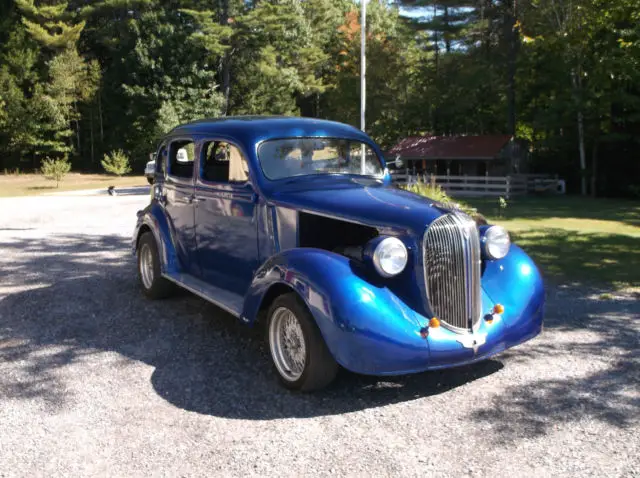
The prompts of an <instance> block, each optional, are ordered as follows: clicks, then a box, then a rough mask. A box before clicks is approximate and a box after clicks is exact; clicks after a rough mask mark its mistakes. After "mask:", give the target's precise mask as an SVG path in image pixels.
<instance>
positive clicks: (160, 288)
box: [137, 231, 175, 299]
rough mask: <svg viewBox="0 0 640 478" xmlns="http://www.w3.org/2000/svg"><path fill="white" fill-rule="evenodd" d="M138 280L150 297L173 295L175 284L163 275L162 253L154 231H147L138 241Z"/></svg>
mask: <svg viewBox="0 0 640 478" xmlns="http://www.w3.org/2000/svg"><path fill="white" fill-rule="evenodd" d="M137 256H138V281H139V282H140V286H141V287H142V292H144V295H146V296H147V297H149V298H150V299H165V298H167V297H170V296H171V295H173V293H174V291H175V286H174V284H173V283H172V282H170V281H168V280H167V279H165V278H164V277H162V272H161V270H160V255H159V254H158V246H157V245H156V239H155V237H153V233H151V232H150V231H147V232H145V233H143V234H142V236H140V240H139V241H138V250H137Z"/></svg>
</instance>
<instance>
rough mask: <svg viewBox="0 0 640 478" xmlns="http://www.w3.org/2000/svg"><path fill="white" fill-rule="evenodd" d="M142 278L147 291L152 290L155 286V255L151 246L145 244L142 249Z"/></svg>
mask: <svg viewBox="0 0 640 478" xmlns="http://www.w3.org/2000/svg"><path fill="white" fill-rule="evenodd" d="M139 254H140V277H141V278H142V285H144V287H145V289H151V286H152V285H153V253H152V252H151V247H149V244H143V245H142V247H141V248H140V252H139Z"/></svg>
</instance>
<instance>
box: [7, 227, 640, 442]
mask: <svg viewBox="0 0 640 478" xmlns="http://www.w3.org/2000/svg"><path fill="white" fill-rule="evenodd" d="M0 251H2V257H11V258H12V259H11V262H8V261H6V260H5V261H3V260H2V257H0V278H1V281H2V282H1V283H0V285H1V286H2V287H7V286H8V287H20V286H24V285H27V286H30V287H32V288H31V289H30V290H27V291H23V292H12V291H11V289H9V293H8V294H7V295H5V296H2V295H0V364H3V362H4V366H5V367H7V363H9V362H12V364H11V371H12V373H5V374H0V399H2V398H10V399H25V400H26V399H40V400H42V401H43V402H44V403H45V404H46V405H47V406H48V407H51V408H54V409H65V408H66V407H69V406H72V405H71V404H73V402H74V397H71V396H69V393H71V392H69V390H70V389H73V387H70V386H67V383H66V382H65V381H66V380H70V379H71V378H72V377H67V376H66V375H65V374H64V373H59V372H60V371H61V369H63V368H64V367H65V366H68V365H69V364H72V363H75V362H80V361H83V360H85V359H86V356H87V355H91V354H100V353H101V352H102V351H115V352H117V353H118V354H120V355H121V356H123V357H126V358H128V359H130V360H135V361H141V362H144V363H146V364H149V365H151V366H153V367H154V372H153V374H152V377H151V384H152V386H153V387H154V389H155V390H156V392H157V393H158V394H159V395H160V396H162V397H163V398H164V399H165V400H167V401H169V402H170V403H172V404H174V405H175V406H177V407H180V408H182V409H185V410H189V411H194V412H198V413H203V414H209V415H215V416H220V417H228V418H242V419H256V420H264V419H274V418H283V417H311V416H321V415H333V414H340V413H345V412H352V411H356V410H361V409H366V408H371V407H378V406H383V405H387V404H390V403H397V402H402V401H407V400H413V399H416V398H422V397H428V396H432V395H436V394H440V393H443V392H446V391H448V390H451V389H452V388H455V387H458V386H460V385H464V384H467V383H470V382H473V381H474V380H476V379H479V378H483V377H486V376H489V375H491V374H493V373H495V372H497V371H499V370H500V369H501V368H502V363H501V362H500V361H498V360H489V361H485V362H482V363H479V364H475V365H473V366H468V367H463V368H458V369H451V370H444V371H436V372H430V373H423V374H419V375H413V376H406V377H398V378H384V379H377V378H373V377H364V376H358V375H354V374H351V373H348V372H343V373H342V374H341V376H340V377H339V379H338V380H337V382H336V383H335V384H334V385H333V386H332V387H331V388H330V389H329V390H326V391H324V392H321V393H316V394H296V393H290V392H288V391H286V390H284V389H283V388H281V387H280V386H279V385H278V383H277V380H276V376H275V374H274V373H273V372H272V370H271V366H270V361H269V359H268V351H267V350H266V348H265V347H264V346H263V342H264V341H263V333H262V331H261V330H260V329H259V328H256V329H251V328H248V327H246V326H244V325H242V324H240V323H239V322H238V321H237V320H236V319H235V318H233V317H232V316H230V315H228V314H226V313H225V312H222V311H221V310H220V309H218V308H216V307H215V306H213V305H211V304H209V303H207V302H205V301H203V300H201V299H198V298H196V297H194V296H191V295H189V294H183V295H182V296H180V297H177V298H175V299H171V300H167V301H161V302H154V301H149V300H146V299H144V298H143V296H142V294H141V293H140V292H139V290H138V287H137V283H136V273H135V265H134V261H133V258H132V257H131V256H130V254H129V239H128V238H122V237H116V236H104V237H103V236H99V237H98V236H96V237H92V236H85V235H68V236H64V235H55V236H50V237H49V238H47V239H46V240H35V241H34V240H19V241H6V242H1V240H0ZM18 253H19V254H18ZM0 294H1V292H0ZM562 294H564V295H559V293H558V291H557V290H556V289H554V292H553V293H552V296H551V297H550V300H549V303H548V307H547V310H548V319H547V322H546V330H545V334H548V335H551V334H561V337H560V338H561V340H560V339H559V340H546V339H545V338H544V336H543V337H542V338H541V339H538V340H536V341H534V342H531V343H530V344H528V345H526V346H523V347H518V348H517V349H515V350H514V351H508V352H506V353H504V354H503V355H501V356H500V359H506V360H508V361H509V362H511V365H512V366H514V367H516V366H517V365H518V363H522V367H526V366H528V364H529V363H534V362H535V363H536V368H537V369H540V370H544V369H543V368H542V367H543V366H541V365H540V363H547V364H548V366H549V367H558V366H566V367H568V369H567V374H566V376H565V377H564V378H560V379H555V378H554V379H548V378H540V379H534V380H528V381H527V382H526V384H525V385H518V386H511V387H507V388H506V390H503V391H501V392H500V394H498V395H496V396H495V398H494V399H493V401H492V402H490V403H488V404H477V406H475V407H473V408H474V410H475V411H474V412H473V413H472V416H471V418H472V419H473V420H475V421H476V422H477V423H478V427H479V429H482V430H483V432H484V433H487V436H488V437H489V438H491V439H492V440H495V441H504V442H509V441H513V440H517V439H519V438H522V437H529V436H536V435H543V434H545V433H548V432H549V431H550V430H553V428H554V427H555V426H556V424H558V423H562V422H568V421H577V420H584V419H590V420H591V419H593V420H598V421H603V422H607V423H609V424H611V425H614V426H616V427H628V426H633V424H634V423H637V419H638V407H639V406H640V403H639V400H638V393H637V384H638V383H640V376H639V374H640V363H639V361H640V360H639V359H640V357H639V347H638V345H639V343H638V342H639V334H638V320H637V317H638V313H639V312H640V311H639V310H638V308H639V307H638V304H637V300H636V301H635V302H634V300H633V298H629V300H628V301H624V300H623V301H601V300H597V298H589V297H585V296H584V291H583V290H582V291H579V290H576V291H571V290H567V291H566V292H562ZM566 304H572V305H570V306H569V307H567V306H566ZM574 307H575V309H574ZM559 311H564V312H563V313H564V314H565V315H561V314H560V312H559ZM634 314H635V321H634ZM611 357H615V360H612V359H611ZM605 358H606V361H605V362H604V363H605V366H602V364H601V363H600V362H599V361H601V360H604V359H605ZM591 361H592V362H594V364H599V366H598V367H590V366H589V362H591ZM128 363H130V362H129V361H128V360H126V359H125V360H123V361H122V363H121V364H118V365H117V366H122V367H126V366H127V364H128ZM577 363H580V364H581V365H580V368H581V371H582V370H584V371H585V372H584V373H583V374H582V375H580V374H577V375H576V374H574V373H572V372H573V371H572V370H571V369H570V367H572V366H576V364H577ZM522 367H521V368H522ZM589 370H594V371H593V372H589ZM553 376H554V377H557V374H556V373H554V374H553ZM73 379H74V380H76V379H77V380H78V381H81V380H82V378H81V377H76V378H73ZM74 385H75V386H77V383H76V384H74ZM122 386H126V383H123V384H122ZM492 435H495V436H492Z"/></svg>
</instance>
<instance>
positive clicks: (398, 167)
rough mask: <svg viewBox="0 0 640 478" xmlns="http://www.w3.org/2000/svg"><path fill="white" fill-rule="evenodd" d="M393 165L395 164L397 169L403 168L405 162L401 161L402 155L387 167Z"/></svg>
mask: <svg viewBox="0 0 640 478" xmlns="http://www.w3.org/2000/svg"><path fill="white" fill-rule="evenodd" d="M391 164H393V165H394V166H395V167H396V168H397V169H400V168H401V167H402V166H404V161H402V159H400V155H398V156H396V159H394V160H393V161H387V166H389V165H391Z"/></svg>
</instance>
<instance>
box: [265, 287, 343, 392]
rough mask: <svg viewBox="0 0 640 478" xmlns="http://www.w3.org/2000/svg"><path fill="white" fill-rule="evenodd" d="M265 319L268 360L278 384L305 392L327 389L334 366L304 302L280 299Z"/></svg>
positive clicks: (292, 297) (291, 296)
mask: <svg viewBox="0 0 640 478" xmlns="http://www.w3.org/2000/svg"><path fill="white" fill-rule="evenodd" d="M267 317H268V326H267V340H268V343H269V350H270V352H271V359H272V360H273V364H274V367H275V369H276V372H277V373H278V376H279V377H280V381H281V382H282V384H283V385H284V386H285V387H287V388H289V389H292V390H302V391H307V392H309V391H312V390H319V389H322V388H324V387H326V386H327V385H329V384H330V383H331V382H332V381H333V379H334V378H335V376H336V374H337V372H338V364H337V363H336V361H335V360H334V359H333V356H332V355H331V352H329V349H328V348H327V345H326V343H325V341H324V339H323V337H322V334H321V333H320V330H319V329H318V326H317V325H316V322H315V320H314V318H313V316H312V315H311V313H310V312H309V310H308V309H307V307H306V305H305V304H304V302H302V300H301V299H300V298H299V297H298V296H297V295H296V294H295V293H289V294H284V295H281V296H280V297H278V298H277V299H276V300H274V301H273V304H271V307H270V308H269V312H268V314H267Z"/></svg>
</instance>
